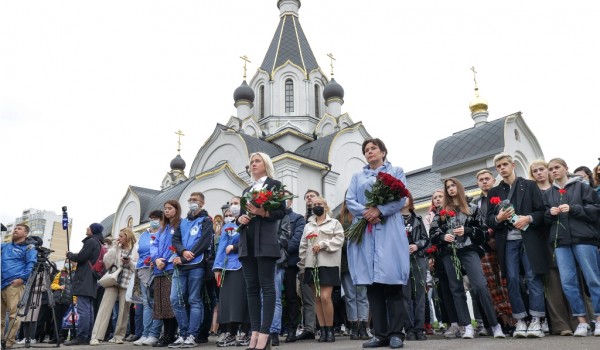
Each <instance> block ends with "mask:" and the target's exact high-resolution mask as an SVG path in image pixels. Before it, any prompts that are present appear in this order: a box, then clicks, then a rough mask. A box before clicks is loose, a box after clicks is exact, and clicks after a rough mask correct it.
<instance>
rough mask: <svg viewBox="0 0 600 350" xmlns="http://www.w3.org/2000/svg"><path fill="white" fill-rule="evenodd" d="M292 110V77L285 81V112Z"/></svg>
mask: <svg viewBox="0 0 600 350" xmlns="http://www.w3.org/2000/svg"><path fill="white" fill-rule="evenodd" d="M293 111H294V82H293V81H292V79H287V80H286V81H285V112H286V113H289V112H293Z"/></svg>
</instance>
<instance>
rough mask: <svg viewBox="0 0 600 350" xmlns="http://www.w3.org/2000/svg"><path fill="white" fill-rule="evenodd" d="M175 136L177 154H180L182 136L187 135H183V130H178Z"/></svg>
mask: <svg viewBox="0 0 600 350" xmlns="http://www.w3.org/2000/svg"><path fill="white" fill-rule="evenodd" d="M175 135H177V154H179V152H181V136H185V135H184V134H183V132H182V131H181V129H180V130H177V132H176V133H175Z"/></svg>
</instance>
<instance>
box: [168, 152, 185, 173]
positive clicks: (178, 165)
mask: <svg viewBox="0 0 600 350" xmlns="http://www.w3.org/2000/svg"><path fill="white" fill-rule="evenodd" d="M184 169H185V160H183V158H181V156H180V155H179V154H178V155H177V157H175V158H173V160H172V161H171V170H181V171H183V170H184Z"/></svg>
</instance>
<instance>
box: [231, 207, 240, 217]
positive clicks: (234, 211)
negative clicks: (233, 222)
mask: <svg viewBox="0 0 600 350" xmlns="http://www.w3.org/2000/svg"><path fill="white" fill-rule="evenodd" d="M229 210H231V214H233V216H239V215H240V205H239V204H233V205H231V206H230V207H229Z"/></svg>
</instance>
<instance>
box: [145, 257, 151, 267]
mask: <svg viewBox="0 0 600 350" xmlns="http://www.w3.org/2000/svg"><path fill="white" fill-rule="evenodd" d="M144 265H146V266H151V265H152V259H150V257H146V259H144Z"/></svg>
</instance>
